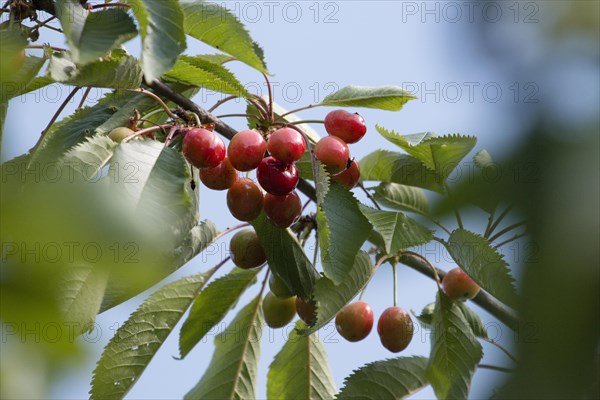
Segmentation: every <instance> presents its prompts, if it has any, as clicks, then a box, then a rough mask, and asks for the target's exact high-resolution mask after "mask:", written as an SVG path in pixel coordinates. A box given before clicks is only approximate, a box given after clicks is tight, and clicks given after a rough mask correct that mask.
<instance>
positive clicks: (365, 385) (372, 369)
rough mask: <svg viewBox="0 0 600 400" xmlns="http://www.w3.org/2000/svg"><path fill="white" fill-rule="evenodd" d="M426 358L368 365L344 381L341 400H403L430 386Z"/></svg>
mask: <svg viewBox="0 0 600 400" xmlns="http://www.w3.org/2000/svg"><path fill="white" fill-rule="evenodd" d="M427 361H428V360H427V358H425V357H401V358H393V359H389V360H384V361H376V362H373V363H369V364H366V365H365V366H363V367H361V368H359V369H357V370H355V371H354V372H353V373H352V374H351V375H350V376H348V377H347V378H346V379H345V380H344V387H343V388H342V389H341V390H340V393H339V394H338V395H337V397H336V399H338V400H359V399H360V400H366V399H369V400H388V399H403V398H405V397H407V396H409V395H411V394H413V393H415V392H416V391H418V390H420V389H422V388H423V387H425V386H427V385H428V383H427V379H425V368H426V367H427Z"/></svg>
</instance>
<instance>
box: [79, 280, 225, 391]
mask: <svg viewBox="0 0 600 400" xmlns="http://www.w3.org/2000/svg"><path fill="white" fill-rule="evenodd" d="M213 272H214V269H213V270H210V271H208V272H205V273H202V274H198V275H193V276H188V277H185V278H183V279H180V280H178V281H175V282H172V283H169V284H167V285H165V286H163V287H162V288H161V289H159V290H158V291H156V292H154V293H153V294H151V295H150V297H148V299H146V301H144V303H143V304H142V305H141V306H140V307H139V308H138V309H137V310H136V311H135V312H134V313H133V314H131V316H130V317H129V319H128V320H127V321H126V322H125V323H124V324H123V325H122V326H121V327H120V328H119V330H118V331H117V333H116V334H115V336H113V338H112V339H111V340H110V342H109V343H108V345H107V346H106V347H105V349H104V352H103V353H102V356H101V358H100V361H98V365H97V366H96V369H95V370H94V376H93V378H92V388H91V390H90V394H91V398H92V399H105V398H111V399H113V398H123V397H124V396H125V395H126V394H127V392H128V391H129V390H130V389H131V387H132V386H133V384H134V383H135V382H136V381H137V380H138V379H139V377H140V375H141V374H142V372H143V371H144V370H145V369H146V367H147V366H148V364H149V363H150V361H151V360H152V358H153V357H154V355H155V354H156V352H157V351H158V349H159V348H160V346H161V345H162V344H163V343H164V341H165V340H166V338H167V336H169V334H170V333H171V331H172V330H173V328H174V327H175V325H176V324H177V322H178V321H179V319H180V318H181V317H182V316H183V313H184V312H185V310H186V309H187V308H188V307H189V306H190V304H191V303H192V300H193V299H194V298H195V297H196V295H197V294H198V292H199V291H200V289H201V288H202V286H204V284H205V283H206V281H207V280H208V279H209V278H210V276H211V275H212V274H213Z"/></svg>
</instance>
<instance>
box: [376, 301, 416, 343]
mask: <svg viewBox="0 0 600 400" xmlns="http://www.w3.org/2000/svg"><path fill="white" fill-rule="evenodd" d="M377 333H379V338H380V339H381V344H382V345H383V347H385V348H386V349H388V350H389V351H391V352H392V353H398V352H401V351H402V350H404V349H405V348H406V347H407V346H408V344H409V343H410V341H411V340H412V337H413V323H412V320H411V319H410V315H408V313H407V312H406V311H404V310H403V309H402V308H400V307H389V308H387V309H385V311H384V312H383V313H382V314H381V316H380V317H379V321H378V322H377Z"/></svg>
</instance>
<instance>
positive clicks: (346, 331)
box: [335, 301, 373, 342]
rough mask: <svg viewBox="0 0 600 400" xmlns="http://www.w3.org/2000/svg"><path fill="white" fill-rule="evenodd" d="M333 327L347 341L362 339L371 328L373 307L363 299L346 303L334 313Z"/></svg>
mask: <svg viewBox="0 0 600 400" xmlns="http://www.w3.org/2000/svg"><path fill="white" fill-rule="evenodd" d="M335 327H336V329H337V331H338V332H339V334H340V335H342V337H343V338H344V339H346V340H348V341H349V342H358V341H360V340H363V339H364V338H366V337H367V336H368V335H369V333H370V332H371V328H373V309H372V308H371V306H370V305H369V304H367V303H365V302H364V301H357V302H355V303H352V304H348V305H347V306H345V307H344V308H342V310H341V311H340V312H339V313H338V314H337V315H336V317H335Z"/></svg>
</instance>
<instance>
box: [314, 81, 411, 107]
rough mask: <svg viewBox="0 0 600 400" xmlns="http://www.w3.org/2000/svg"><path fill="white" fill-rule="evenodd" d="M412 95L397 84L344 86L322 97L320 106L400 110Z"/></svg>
mask: <svg viewBox="0 0 600 400" xmlns="http://www.w3.org/2000/svg"><path fill="white" fill-rule="evenodd" d="M413 99H416V97H415V96H414V95H412V94H411V93H409V92H407V91H405V90H404V89H402V88H400V87H397V86H382V87H364V86H346V87H344V88H342V89H340V90H338V91H337V92H335V93H332V94H330V95H329V96H327V97H325V99H323V102H321V104H320V105H322V106H339V107H366V108H377V109H380V110H388V111H400V109H402V106H403V105H404V104H405V103H406V102H407V101H409V100H413Z"/></svg>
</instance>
